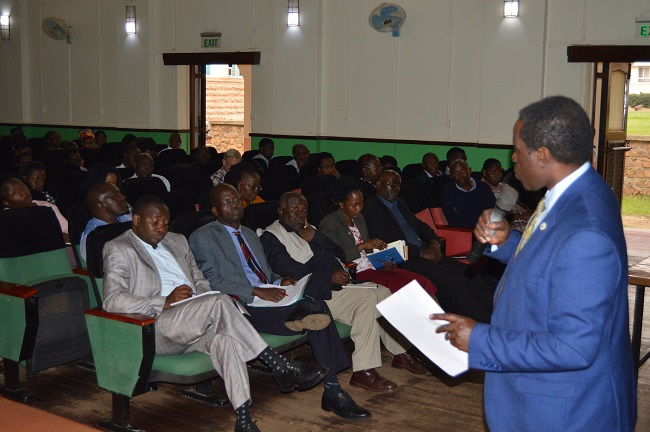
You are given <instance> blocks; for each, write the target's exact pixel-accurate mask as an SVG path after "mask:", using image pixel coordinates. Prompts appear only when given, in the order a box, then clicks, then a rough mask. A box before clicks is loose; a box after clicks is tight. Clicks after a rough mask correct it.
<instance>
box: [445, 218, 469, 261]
mask: <svg viewBox="0 0 650 432" xmlns="http://www.w3.org/2000/svg"><path fill="white" fill-rule="evenodd" d="M436 230H437V231H438V235H439V236H444V237H445V238H447V246H446V254H447V256H452V255H457V254H460V253H464V254H467V253H468V251H469V250H471V249H472V240H473V238H472V232H473V231H472V230H471V229H469V228H459V227H451V226H449V225H436Z"/></svg>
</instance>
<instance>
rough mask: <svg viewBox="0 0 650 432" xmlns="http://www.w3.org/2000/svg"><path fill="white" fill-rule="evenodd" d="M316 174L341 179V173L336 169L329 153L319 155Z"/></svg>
mask: <svg viewBox="0 0 650 432" xmlns="http://www.w3.org/2000/svg"><path fill="white" fill-rule="evenodd" d="M318 174H319V175H327V174H329V175H333V176H334V177H336V178H337V179H338V178H339V177H341V173H339V172H338V170H337V169H336V163H335V162H334V156H332V154H331V153H327V152H322V153H321V154H320V159H319V162H318Z"/></svg>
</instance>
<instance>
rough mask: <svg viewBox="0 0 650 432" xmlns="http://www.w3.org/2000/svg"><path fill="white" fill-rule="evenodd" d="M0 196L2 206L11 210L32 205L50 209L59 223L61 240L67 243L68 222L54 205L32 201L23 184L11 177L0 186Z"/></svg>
mask: <svg viewBox="0 0 650 432" xmlns="http://www.w3.org/2000/svg"><path fill="white" fill-rule="evenodd" d="M0 194H1V195H2V204H4V205H5V207H6V208H10V209H12V208H21V207H28V206H33V205H37V206H44V207H49V208H51V209H52V210H53V211H54V215H55V216H56V218H57V220H58V221H59V225H61V231H62V232H63V238H64V239H65V240H66V241H68V220H67V219H66V218H65V217H63V215H62V214H61V212H60V211H59V208H58V207H57V206H55V205H54V204H51V203H49V202H47V201H40V200H33V199H32V194H31V193H30V192H29V189H28V188H27V186H26V185H25V183H23V182H22V181H20V180H19V179H17V178H13V177H12V178H9V179H6V180H5V181H3V182H2V185H1V186H0Z"/></svg>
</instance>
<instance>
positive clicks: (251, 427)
mask: <svg viewBox="0 0 650 432" xmlns="http://www.w3.org/2000/svg"><path fill="white" fill-rule="evenodd" d="M235 432H262V431H260V428H258V427H257V425H256V424H255V422H250V423H248V424H247V425H246V426H243V427H242V426H241V425H240V424H239V423H238V424H236V425H235Z"/></svg>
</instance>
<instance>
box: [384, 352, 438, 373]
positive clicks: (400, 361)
mask: <svg viewBox="0 0 650 432" xmlns="http://www.w3.org/2000/svg"><path fill="white" fill-rule="evenodd" d="M390 365H391V366H392V367H394V368H397V369H406V370H407V371H409V372H411V373H413V374H416V375H426V374H427V373H429V371H428V370H427V368H425V367H424V366H423V365H422V363H420V362H419V361H418V359H416V358H415V357H413V356H412V355H411V354H409V353H407V352H405V353H402V354H398V355H396V356H395V357H393V362H392V363H391V364H390Z"/></svg>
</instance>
